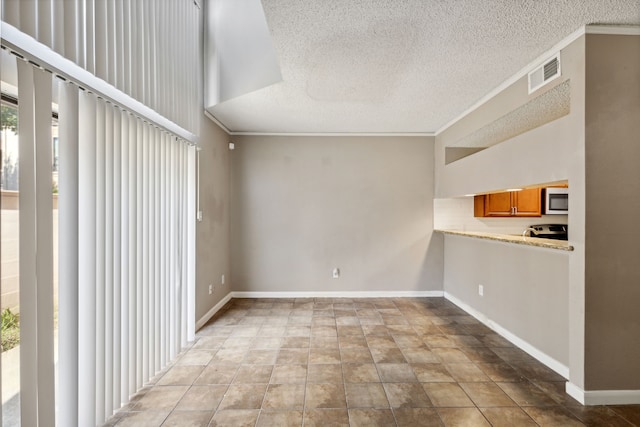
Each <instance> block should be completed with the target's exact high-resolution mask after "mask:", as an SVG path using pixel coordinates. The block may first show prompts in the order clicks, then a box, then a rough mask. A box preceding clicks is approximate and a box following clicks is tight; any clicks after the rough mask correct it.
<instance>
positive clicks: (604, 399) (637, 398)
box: [565, 381, 640, 406]
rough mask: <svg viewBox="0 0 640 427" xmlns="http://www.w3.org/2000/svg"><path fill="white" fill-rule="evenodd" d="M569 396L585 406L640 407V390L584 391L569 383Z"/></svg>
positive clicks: (567, 386) (567, 388) (567, 387)
mask: <svg viewBox="0 0 640 427" xmlns="http://www.w3.org/2000/svg"><path fill="white" fill-rule="evenodd" d="M565 390H566V391H567V394H568V395H569V396H571V397H573V398H574V399H576V400H577V401H578V402H580V403H581V404H583V405H585V406H596V405H638V404H640V390H587V391H585V390H583V389H581V388H580V387H578V386H577V385H575V384H573V383H571V382H569V381H567V384H566V386H565Z"/></svg>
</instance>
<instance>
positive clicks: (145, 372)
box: [139, 123, 149, 381]
mask: <svg viewBox="0 0 640 427" xmlns="http://www.w3.org/2000/svg"><path fill="white" fill-rule="evenodd" d="M142 147H143V149H142V150H143V151H142V170H143V172H142V220H141V223H140V224H139V225H140V226H141V227H142V335H141V336H140V339H141V340H142V378H143V379H142V381H144V380H145V379H146V378H149V221H148V218H149V136H148V127H147V126H146V124H144V123H143V125H142Z"/></svg>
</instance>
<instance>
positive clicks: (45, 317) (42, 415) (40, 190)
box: [34, 69, 56, 427]
mask: <svg viewBox="0 0 640 427" xmlns="http://www.w3.org/2000/svg"><path fill="white" fill-rule="evenodd" d="M34 83H35V93H36V99H35V100H36V102H35V137H36V138H35V145H36V148H35V154H36V215H37V221H36V232H37V236H38V237H37V247H36V275H37V292H38V294H37V295H38V298H37V303H36V304H37V308H38V323H37V325H38V326H37V327H38V342H37V345H38V347H37V348H38V354H37V357H38V366H37V371H36V372H37V373H38V425H39V426H41V427H47V426H52V427H53V425H54V423H55V414H56V410H55V379H54V369H55V366H54V362H53V361H54V354H53V351H54V350H53V196H52V193H51V188H52V185H53V179H52V159H53V149H52V137H51V73H48V72H46V71H44V70H41V69H36V70H34Z"/></svg>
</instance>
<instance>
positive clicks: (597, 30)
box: [585, 25, 640, 36]
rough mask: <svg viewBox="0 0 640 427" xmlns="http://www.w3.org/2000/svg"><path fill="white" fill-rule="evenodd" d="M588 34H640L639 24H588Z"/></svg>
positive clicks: (586, 31)
mask: <svg viewBox="0 0 640 427" xmlns="http://www.w3.org/2000/svg"><path fill="white" fill-rule="evenodd" d="M585 33H586V34H608V35H617V36H640V26H637V25H587V26H586V28H585Z"/></svg>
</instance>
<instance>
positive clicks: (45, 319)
mask: <svg viewBox="0 0 640 427" xmlns="http://www.w3.org/2000/svg"><path fill="white" fill-rule="evenodd" d="M18 63H19V65H18V67H19V73H18V75H19V81H18V91H19V123H20V128H19V135H20V157H19V162H20V191H21V192H20V213H19V215H20V242H21V244H20V269H21V270H20V295H21V348H22V350H21V377H20V378H21V418H22V425H25V426H26V425H28V426H49V425H54V420H56V421H57V425H60V426H91V425H101V424H103V423H104V422H105V420H106V419H107V418H108V417H110V416H111V415H112V414H113V413H114V411H115V410H117V409H118V408H120V407H121V406H122V405H124V404H126V403H127V402H128V400H129V398H130V396H131V395H132V394H133V393H135V392H136V391H137V390H139V389H140V388H141V387H142V386H143V385H144V384H145V383H146V382H147V381H148V380H149V379H150V378H151V377H153V376H154V375H155V374H156V373H158V372H159V371H160V370H161V369H162V368H164V367H165V366H166V365H167V364H168V363H169V362H170V361H171V360H172V359H173V358H174V357H175V356H176V354H177V353H178V352H179V351H180V349H181V347H182V346H183V345H184V344H186V342H187V341H188V340H189V339H191V338H192V337H193V327H194V326H193V325H194V319H195V313H194V310H193V303H192V302H189V298H193V286H194V283H195V277H194V270H195V269H194V257H193V255H194V230H195V185H194V184H195V182H194V180H195V147H194V146H192V145H190V144H189V143H188V142H186V141H184V140H181V139H179V138H178V137H176V136H175V135H173V134H170V133H168V132H167V131H165V130H163V129H161V128H158V127H157V126H155V125H154V124H152V123H149V122H147V121H145V120H143V119H141V118H140V117H137V116H134V115H133V114H131V113H130V112H128V111H126V110H124V109H122V108H121V107H119V106H117V105H114V104H112V103H110V102H107V101H105V100H104V99H102V98H101V97H100V96H99V95H98V94H94V93H91V92H89V91H87V90H83V89H81V88H80V87H79V86H78V85H77V84H75V83H72V82H60V83H59V84H57V85H54V88H57V99H58V126H59V156H60V157H59V165H60V167H59V176H58V180H59V187H58V188H59V207H58V209H59V212H58V213H59V247H58V248H57V250H58V253H59V257H58V260H59V314H58V317H59V323H58V325H59V326H58V327H59V331H58V348H59V364H58V384H59V387H58V394H57V395H55V393H54V376H53V375H54V374H53V373H54V346H53V322H52V320H53V259H54V258H53V255H54V254H53V252H54V248H53V238H52V235H53V234H52V233H53V225H52V224H53V221H52V195H51V188H52V182H51V179H52V177H51V159H52V151H51V139H52V138H51V117H52V108H51V105H52V96H51V94H52V74H51V73H50V72H47V71H44V70H42V69H40V68H38V67H35V66H34V65H32V64H31V63H29V62H27V61H18ZM54 98H56V96H54ZM33 266H35V269H34V268H33ZM53 396H55V401H54V399H53V398H52V397H53ZM54 403H55V405H54ZM55 406H57V407H58V413H57V416H56V415H55Z"/></svg>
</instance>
